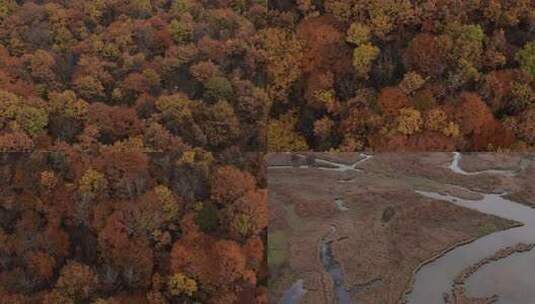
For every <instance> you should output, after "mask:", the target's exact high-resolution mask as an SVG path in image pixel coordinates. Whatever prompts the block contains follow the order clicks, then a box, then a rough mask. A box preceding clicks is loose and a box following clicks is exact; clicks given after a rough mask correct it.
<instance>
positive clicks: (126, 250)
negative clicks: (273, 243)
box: [0, 0, 535, 304]
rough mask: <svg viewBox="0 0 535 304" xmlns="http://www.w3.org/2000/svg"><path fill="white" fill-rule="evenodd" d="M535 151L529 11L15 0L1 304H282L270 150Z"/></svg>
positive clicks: (2, 17)
mask: <svg viewBox="0 0 535 304" xmlns="http://www.w3.org/2000/svg"><path fill="white" fill-rule="evenodd" d="M534 148H535V3H534V2H533V1H532V0H519V1H508V0H470V1H460V0H91V1H86V0H68V1H65V0H0V304H41V303H43V304H75V303H76V304H78V303H81V304H85V303H90V304H127V303H128V304H130V303H134V304H135V303H140V304H171V303H185V304H188V303H191V304H193V303H207V304H231V303H257V304H266V303H268V287H269V286H268V278H269V269H268V263H267V254H266V253H267V247H268V246H267V245H268V244H267V234H268V232H267V226H268V218H269V217H270V210H268V206H267V190H266V188H267V182H266V176H265V175H266V168H265V167H266V166H265V164H264V155H265V153H266V152H286V151H309V150H310V151H331V152H342V151H528V150H533V149H534Z"/></svg>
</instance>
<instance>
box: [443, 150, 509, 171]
mask: <svg viewBox="0 0 535 304" xmlns="http://www.w3.org/2000/svg"><path fill="white" fill-rule="evenodd" d="M461 157H462V154H461V153H459V152H453V160H452V162H451V164H450V166H449V167H448V168H449V169H450V170H451V171H453V172H455V173H457V174H462V175H478V174H484V173H488V174H502V175H506V176H514V175H515V174H516V173H515V172H514V171H510V170H496V169H489V170H482V171H475V172H466V171H464V170H463V169H462V168H461V167H460V166H459V161H460V160H461Z"/></svg>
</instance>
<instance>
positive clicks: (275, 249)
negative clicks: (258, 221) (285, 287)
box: [268, 230, 288, 269]
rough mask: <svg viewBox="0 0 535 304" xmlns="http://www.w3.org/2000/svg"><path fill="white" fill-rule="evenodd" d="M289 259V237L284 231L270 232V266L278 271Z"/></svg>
mask: <svg viewBox="0 0 535 304" xmlns="http://www.w3.org/2000/svg"><path fill="white" fill-rule="evenodd" d="M287 259H288V235H287V234H286V233H285V232H284V231H280V230H279V231H274V232H270V233H269V235H268V266H269V269H276V268H279V267H280V266H282V265H283V264H284V263H286V260H287Z"/></svg>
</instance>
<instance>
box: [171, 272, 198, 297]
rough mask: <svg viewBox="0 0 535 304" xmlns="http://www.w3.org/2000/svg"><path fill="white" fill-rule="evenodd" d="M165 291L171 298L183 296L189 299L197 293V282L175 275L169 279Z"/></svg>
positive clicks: (178, 274)
mask: <svg viewBox="0 0 535 304" xmlns="http://www.w3.org/2000/svg"><path fill="white" fill-rule="evenodd" d="M167 289H168V290H169V293H171V294H172V295H173V296H178V295H181V294H185V295H187V296H190V297H191V296H193V294H194V293H195V292H196V291H197V282H196V281H195V280H193V279H191V278H188V277H187V276H185V275H184V274H182V273H176V274H174V275H172V276H171V277H169V281H168V283H167Z"/></svg>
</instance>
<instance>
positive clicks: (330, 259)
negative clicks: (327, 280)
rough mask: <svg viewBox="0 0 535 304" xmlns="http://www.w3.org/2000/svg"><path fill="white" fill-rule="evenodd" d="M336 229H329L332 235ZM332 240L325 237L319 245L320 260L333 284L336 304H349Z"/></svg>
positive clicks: (348, 295) (349, 300)
mask: <svg viewBox="0 0 535 304" xmlns="http://www.w3.org/2000/svg"><path fill="white" fill-rule="evenodd" d="M335 231H336V228H335V227H334V226H332V227H331V232H330V233H334V232H335ZM332 242H333V241H332V240H328V237H325V238H323V239H322V240H321V243H320V260H321V263H322V264H323V267H324V268H325V271H327V272H328V273H329V275H330V276H331V278H332V280H333V282H334V293H335V297H336V300H335V302H334V303H336V304H351V303H352V302H351V294H350V292H349V291H348V290H347V289H346V288H345V287H344V272H343V271H342V266H341V265H340V263H338V262H337V261H336V260H335V258H334V255H333V252H332V246H331V245H332Z"/></svg>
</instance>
